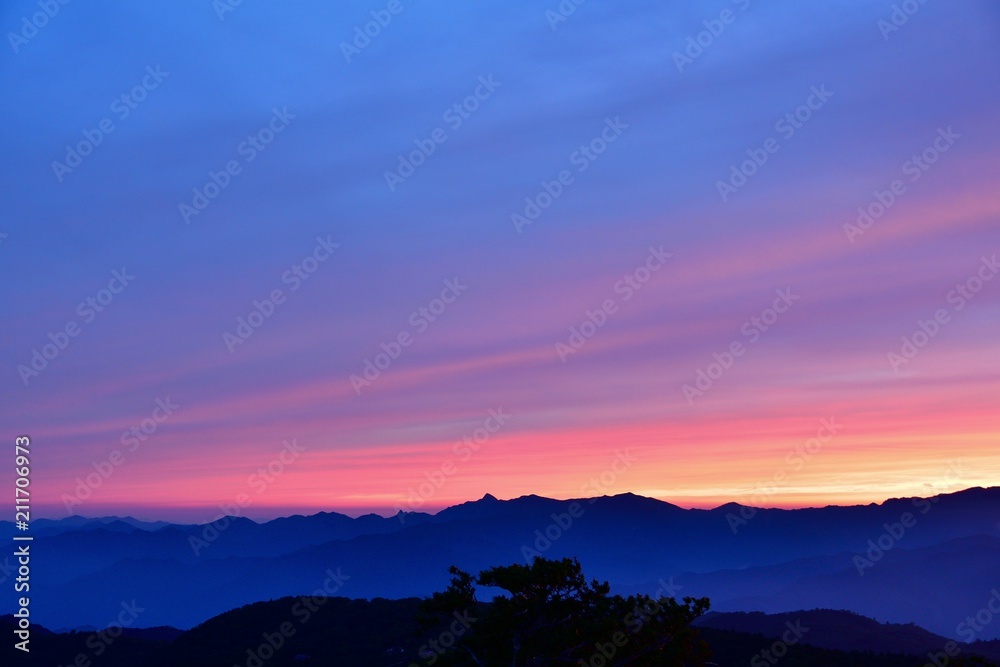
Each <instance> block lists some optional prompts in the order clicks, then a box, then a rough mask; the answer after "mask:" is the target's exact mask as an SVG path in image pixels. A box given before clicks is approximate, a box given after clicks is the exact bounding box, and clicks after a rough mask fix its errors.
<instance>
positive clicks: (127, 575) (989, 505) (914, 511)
mask: <svg viewBox="0 0 1000 667" xmlns="http://www.w3.org/2000/svg"><path fill="white" fill-rule="evenodd" d="M998 522H1000V488H990V489H979V488H977V489H969V490H966V491H962V492H959V493H954V494H948V495H941V496H935V497H933V498H929V499H920V498H916V499H894V500H890V501H887V502H885V503H882V504H879V505H875V504H872V505H864V506H855V507H824V508H816V509H800V510H776V509H751V508H746V507H743V506H740V505H734V504H730V505H725V506H722V507H719V508H716V509H713V510H695V509H692V510H685V509H681V508H679V507H676V506H674V505H671V504H669V503H665V502H661V501H658V500H653V499H649V498H643V497H640V496H635V495H632V494H624V495H619V496H613V497H608V496H604V497H600V498H592V499H583V500H575V501H573V500H567V501H561V500H552V499H547V498H541V497H538V496H525V497H521V498H517V499H514V500H508V501H500V500H497V499H496V498H493V497H492V496H489V495H487V496H486V497H484V498H483V499H481V500H478V501H475V502H469V503H464V504H462V505H458V506H455V507H451V508H448V509H446V510H443V511H441V512H439V513H438V514H435V515H429V514H423V513H408V514H399V515H397V516H396V517H389V518H384V517H379V516H375V515H368V516H363V517H359V518H356V519H353V518H350V517H347V516H344V515H341V514H336V513H321V514H316V515H313V516H306V517H303V516H295V517H289V518H284V519H277V520H274V521H269V522H266V523H255V522H253V521H250V520H248V519H243V518H229V519H225V520H221V521H219V522H216V523H215V524H210V525H206V526H191V525H174V524H162V523H155V524H148V523H143V522H139V521H135V520H134V519H129V518H125V519H117V518H103V519H84V518H81V517H71V518H69V519H65V520H62V521H36V522H35V523H34V524H33V529H34V530H33V532H34V534H35V535H36V537H35V540H34V542H33V543H32V554H33V556H32V575H31V587H32V588H31V594H32V606H33V609H32V611H33V619H34V620H35V621H36V622H38V623H41V624H43V625H46V626H48V627H50V628H76V627H105V626H106V625H108V624H109V623H110V622H112V621H114V619H115V618H116V617H117V616H118V615H119V613H121V610H122V605H123V604H126V605H127V604H131V603H132V602H133V600H134V601H135V605H136V606H137V607H139V608H141V609H142V611H141V612H140V613H139V615H138V619H137V620H136V621H135V625H136V626H137V627H150V626H159V625H168V626H175V627H178V628H190V627H192V626H194V625H196V624H198V623H201V622H203V621H205V620H206V619H208V618H211V617H213V616H215V615H218V614H220V613H222V612H225V611H227V610H230V609H233V608H235V607H239V606H241V605H245V604H249V603H253V602H257V601H260V600H267V599H273V598H279V597H283V596H289V595H301V594H312V593H314V592H317V591H319V592H321V593H323V594H331V595H332V594H336V595H340V596H346V597H351V598H372V597H383V598H390V599H399V598H406V597H414V596H416V597H421V596H426V595H429V594H430V593H432V592H434V591H437V590H442V589H443V588H444V587H445V586H446V585H447V583H448V579H449V575H448V572H447V569H448V566H450V565H452V564H454V565H457V566H459V567H461V568H462V569H465V570H468V571H478V570H480V569H484V568H487V567H490V566H493V565H500V564H510V563H516V562H522V563H523V562H525V561H526V560H527V559H530V558H531V557H532V556H533V555H536V554H537V555H543V556H546V557H550V558H557V557H564V556H575V557H577V558H579V560H580V562H581V563H582V565H583V567H584V571H586V572H587V573H588V576H593V577H596V578H598V579H602V580H608V581H610V582H611V583H612V586H613V588H614V589H616V590H617V591H619V592H622V593H631V592H646V593H650V594H657V593H659V594H661V595H663V594H666V595H673V596H683V595H691V596H703V595H704V596H708V597H709V598H711V600H712V608H713V610H716V611H765V612H770V613H779V612H787V611H794V610H798V609H815V608H829V609H843V610H849V611H853V612H857V613H860V614H864V615H865V616H869V617H872V618H876V619H878V620H879V621H891V622H894V623H901V624H906V623H916V624H917V625H920V626H922V627H925V628H927V629H928V630H930V631H932V632H934V633H937V634H938V635H941V636H943V637H947V638H955V639H960V640H963V641H972V640H991V639H997V638H1000V614H993V612H992V611H990V605H991V604H992V605H993V608H995V609H1000V593H998V592H997V591H998V590H1000V524H998ZM11 532H13V526H12V525H11V524H9V523H0V535H7V534H9V533H11ZM2 565H4V563H3V561H2V559H0V566H2ZM0 572H2V571H0ZM2 577H3V574H2V573H0V578H2ZM993 599H996V600H997V602H992V600H993ZM3 604H4V605H7V606H5V607H0V613H11V612H13V611H14V609H13V608H12V607H11V606H9V605H10V597H9V596H4V598H3ZM984 610H985V612H984ZM987 614H988V615H990V616H991V618H990V619H989V621H990V622H989V623H983V622H982V621H983V620H985V619H986V617H987ZM977 615H979V619H980V620H979V621H976V620H975V619H976V617H977ZM993 615H996V616H997V618H996V619H995V620H994V619H993V618H992V616H993ZM969 617H971V618H972V619H973V622H972V623H971V624H970V623H969V622H968V620H967V619H968V618H969Z"/></svg>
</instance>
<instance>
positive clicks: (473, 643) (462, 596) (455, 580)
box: [422, 558, 709, 667]
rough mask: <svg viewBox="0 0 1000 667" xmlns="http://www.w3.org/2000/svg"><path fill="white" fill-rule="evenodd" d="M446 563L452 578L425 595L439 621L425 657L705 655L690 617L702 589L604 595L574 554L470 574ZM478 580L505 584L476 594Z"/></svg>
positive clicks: (454, 660) (489, 666)
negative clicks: (484, 595)
mask: <svg viewBox="0 0 1000 667" xmlns="http://www.w3.org/2000/svg"><path fill="white" fill-rule="evenodd" d="M449 571H450V572H451V574H452V580H451V585H450V586H449V587H448V589H447V590H445V591H444V592H441V593H435V594H434V596H433V597H432V598H431V599H429V600H428V601H427V602H426V603H425V605H424V613H425V620H426V621H427V623H428V624H432V623H433V624H436V627H437V628H439V629H440V628H445V629H444V630H443V631H442V632H441V634H440V636H439V637H438V638H437V640H436V641H434V642H433V643H432V644H430V645H429V647H428V648H427V649H426V650H425V651H424V653H423V654H422V657H424V658H425V660H426V661H427V662H428V663H436V664H438V665H454V666H456V667H458V666H465V665H476V666H477V667H494V666H496V667H499V666H501V665H502V666H503V667H535V666H541V665H545V666H555V665H585V666H592V667H605V666H610V665H630V666H636V667H644V666H652V665H670V666H687V665H692V666H694V665H704V664H705V661H706V660H707V657H708V650H707V647H706V645H705V644H704V643H703V642H702V641H701V640H700V638H699V637H698V633H697V631H696V630H695V629H694V628H692V627H691V622H692V621H694V619H696V618H697V617H698V616H700V615H702V614H703V613H705V611H707V610H708V606H709V603H708V599H707V598H698V599H695V598H689V597H686V598H684V599H683V602H677V601H676V600H675V599H673V598H661V599H659V600H654V599H653V598H651V597H649V596H648V595H632V596H629V597H622V596H620V595H611V594H610V587H609V585H608V584H607V582H603V583H602V582H598V581H597V580H596V579H595V580H593V581H590V582H588V581H587V580H586V578H585V577H584V576H583V573H582V571H581V567H580V563H579V561H577V560H576V559H575V558H573V559H570V558H566V559H563V560H548V559H545V558H535V559H534V561H533V562H532V564H531V565H507V566H502V567H493V568H490V569H488V570H484V571H482V572H480V573H479V575H478V576H475V577H473V576H472V575H471V574H469V573H468V572H463V571H462V570H460V569H458V568H457V567H454V566H453V567H452V568H451V569H450V570H449ZM477 585H479V586H483V587H488V588H497V589H501V590H503V591H505V593H504V594H501V595H498V596H496V597H495V598H494V599H493V600H492V602H491V603H490V604H483V603H482V602H480V601H479V600H478V599H477V598H476V586H477ZM456 619H463V620H464V622H462V623H459V622H458V620H456Z"/></svg>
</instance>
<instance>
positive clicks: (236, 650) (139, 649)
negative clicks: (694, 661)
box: [0, 598, 1000, 667]
mask: <svg viewBox="0 0 1000 667" xmlns="http://www.w3.org/2000/svg"><path fill="white" fill-rule="evenodd" d="M300 603H301V600H300V599H298V598H282V599H278V600H271V601H268V602H259V603H256V604H252V605H247V606H245V607H241V608H239V609H234V610H232V611H229V612H226V613H225V614H221V615H220V616H217V617H215V618H212V619H210V620H209V621H207V622H205V623H203V624H201V625H199V626H197V627H195V628H193V629H192V630H188V631H186V632H179V631H174V632H171V631H169V630H167V629H159V630H158V634H161V635H170V637H161V638H159V639H157V638H153V639H151V638H149V637H148V636H147V635H148V633H143V632H126V633H125V634H124V636H122V637H119V638H117V639H114V640H113V641H110V642H105V641H104V640H103V639H101V638H100V637H101V635H99V634H96V633H71V634H50V633H48V632H47V631H45V630H44V628H36V635H35V639H33V643H32V652H31V654H30V655H28V656H25V655H23V654H18V655H14V654H13V653H14V652H13V649H12V648H11V647H10V645H9V644H8V643H6V642H5V643H4V646H3V647H2V648H0V655H2V656H3V657H4V659H3V660H2V661H0V662H2V664H5V665H6V664H18V665H28V666H35V665H37V666H39V667H42V666H44V667H54V666H56V665H71V664H74V661H79V660H80V659H81V658H80V656H83V659H85V660H88V661H90V664H93V665H101V667H134V666H136V665H142V666H143V667H176V666H177V665H184V666H185V667H232V666H233V665H248V664H249V665H257V664H258V663H257V662H255V661H254V658H255V657H258V658H266V659H262V660H261V661H260V662H261V664H266V665H268V666H273V667H286V666H296V667H310V666H312V665H317V666H318V665H351V666H352V667H391V666H395V667H400V666H405V665H411V664H418V665H429V664H432V663H431V662H430V661H429V658H428V656H429V655H431V653H428V652H427V650H428V647H429V645H430V642H431V641H432V640H434V639H435V638H437V637H439V634H438V630H436V629H432V630H422V629H421V626H420V625H419V624H418V623H417V621H416V619H417V616H418V608H419V603H420V601H419V600H417V599H404V600H382V599H378V600H372V601H365V600H349V599H346V598H322V599H320V600H317V601H316V609H315V611H311V612H310V613H309V615H308V617H305V616H304V615H303V614H302V613H301V612H296V611H295V610H296V609H299V610H301V609H302V607H301V606H299V605H300ZM12 620H13V619H12V618H11V617H0V633H4V634H9V632H10V628H11V627H12V626H13V623H12ZM788 622H792V623H796V622H799V623H800V624H801V626H802V627H808V628H809V630H808V632H806V633H805V634H804V636H803V637H802V641H797V642H795V643H793V644H789V645H787V650H786V649H784V648H782V649H778V650H777V652H776V653H780V654H781V658H780V664H781V665H782V667H800V666H801V667H843V666H845V665H851V666H853V667H923V665H925V664H926V663H927V662H928V660H929V657H928V652H929V651H940V649H941V647H940V646H938V647H935V646H931V647H930V648H929V649H927V650H926V651H925V650H923V648H922V647H923V645H924V642H926V641H928V640H929V639H931V638H934V636H933V635H931V634H930V633H928V632H926V631H924V630H921V629H920V628H916V627H908V626H885V625H882V624H879V623H876V622H875V621H872V620H871V619H866V618H862V617H859V616H856V615H854V614H849V613H844V612H830V611H822V610H821V611H802V612H796V613H794V614H789V615H787V616H768V615H765V614H745V615H744V614H710V615H709V616H706V617H705V618H704V619H703V621H702V622H700V623H699V626H700V627H699V631H700V633H701V635H702V638H703V639H705V640H706V641H707V642H708V644H709V646H710V648H711V650H712V654H713V655H712V658H711V659H712V662H713V663H714V664H716V665H720V666H727V665H748V664H774V662H769V661H768V658H767V656H768V655H770V656H771V657H772V658H773V656H774V655H775V654H776V653H775V646H776V644H777V643H778V642H781V637H782V634H784V633H785V630H786V628H787V625H786V623H788ZM283 624H288V625H286V626H285V629H286V630H288V629H289V628H291V631H289V632H286V633H285V634H286V635H287V636H281V628H282V626H283ZM734 628H738V629H734ZM873 628H881V631H876V632H874V633H873V632H872V629H873ZM174 635H176V636H174ZM807 638H808V639H809V640H810V641H806V639H807ZM934 640H935V641H937V640H940V641H941V642H942V644H941V646H943V645H944V642H945V641H946V640H944V639H943V638H934ZM824 644H834V645H836V646H840V647H841V649H840V650H836V649H833V648H830V647H829V646H827V647H824V646H822V645H824ZM918 646H919V647H921V648H917V647H918ZM262 647H269V648H262ZM863 647H864V648H863ZM421 651H423V653H421ZM767 651H770V652H771V653H765V652H767ZM990 651H997V652H1000V646H996V645H994V646H988V645H983V646H980V647H969V646H963V648H962V652H961V654H960V656H959V657H960V658H961V659H962V660H969V659H970V658H971V657H972V656H974V655H988V654H989V652H990ZM98 652H99V653H98ZM994 655H995V654H994ZM15 660H16V662H15ZM994 660H995V658H994ZM434 662H437V660H435V661H434ZM77 664H79V663H77ZM949 664H962V663H961V662H956V661H955V660H950V661H949ZM965 664H969V663H965ZM974 664H977V665H980V666H983V665H991V664H995V662H987V661H983V662H977V663H974Z"/></svg>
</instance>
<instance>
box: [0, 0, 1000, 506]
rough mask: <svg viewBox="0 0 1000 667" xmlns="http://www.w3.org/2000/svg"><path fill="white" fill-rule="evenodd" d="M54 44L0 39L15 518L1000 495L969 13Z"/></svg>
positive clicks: (92, 31) (974, 27)
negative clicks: (487, 503)
mask: <svg viewBox="0 0 1000 667" xmlns="http://www.w3.org/2000/svg"><path fill="white" fill-rule="evenodd" d="M42 5H45V3H36V2H28V1H24V0H15V1H12V2H6V3H4V4H3V6H2V8H0V28H2V32H3V33H4V35H5V37H4V40H3V41H4V42H5V43H4V44H2V45H0V89H2V90H3V106H2V111H0V114H2V120H3V123H2V132H0V151H2V154H3V157H4V159H3V160H0V182H2V184H3V186H2V188H0V206H2V210H3V215H2V216H0V290H2V295H0V310H2V317H3V338H2V345H0V370H2V373H0V385H2V395H3V401H2V404H0V424H2V426H3V428H2V431H3V434H4V435H3V437H4V438H5V439H7V440H8V441H10V442H12V441H13V438H14V437H15V436H17V435H29V436H30V437H31V451H32V458H31V467H32V470H31V483H32V486H31V489H32V491H33V495H32V501H33V505H34V508H33V509H34V510H35V516H36V517H37V516H47V517H52V518H61V517H65V516H68V515H70V514H83V515H87V516H101V515H108V514H118V515H122V514H129V515H132V516H136V517H142V518H150V519H167V520H190V521H209V520H212V519H214V518H216V517H218V516H219V515H220V514H222V513H234V511H233V510H234V508H235V512H236V513H240V514H242V515H245V516H250V517H253V518H269V517H274V516H281V515H288V514H292V513H313V512H318V511H324V510H335V511H341V512H344V513H347V514H351V515H358V514H362V513H365V512H377V513H381V514H393V513H395V512H397V511H399V510H400V509H402V510H406V511H411V510H419V511H436V510H438V509H440V508H442V507H446V506H449V505H452V504H456V503H459V502H464V501H468V500H473V499H477V498H480V497H482V496H483V495H484V494H486V493H491V494H493V495H494V496H497V497H499V498H513V497H518V496H521V495H525V494H538V495H543V496H548V497H556V498H574V497H589V496H595V495H604V494H609V495H612V494H616V493H625V492H633V493H637V494H642V495H647V496H653V497H657V498H661V499H664V500H667V501H670V502H674V503H676V504H678V505H681V506H684V507H713V506H717V505H721V504H723V503H726V502H729V501H738V502H743V503H746V504H754V505H759V506H775V507H801V506H816V505H826V504H858V503H869V502H879V501H882V500H884V499H886V498H889V497H894V496H913V495H931V494H934V493H941V492H948V491H955V490H958V489H961V488H967V487H972V486H991V485H996V484H998V483H1000V447H998V446H997V440H998V436H1000V412H998V411H997V407H996V406H997V398H996V397H997V388H998V378H1000V356H998V355H997V349H998V348H997V342H996V341H997V334H998V329H997V324H998V322H1000V280H997V279H995V278H996V274H997V273H998V272H1000V267H998V266H997V265H996V258H997V254H998V252H1000V188H998V187H997V177H998V175H1000V124H998V123H997V109H998V103H1000V57H998V56H1000V8H998V6H997V5H996V3H994V2H989V1H987V0H967V1H965V2H961V3H949V2H943V1H941V0H928V1H927V2H925V3H923V4H921V3H918V2H916V1H911V2H904V3H901V4H895V3H893V2H890V1H889V0H855V1H853V2H849V3H845V2H822V3H798V2H790V1H784V2H771V3H764V2H757V1H756V0H735V1H732V0H712V1H710V2H699V3H669V6H663V5H664V3H659V2H654V1H652V0H629V1H626V2H620V3H600V2H596V1H590V2H582V3H581V4H579V5H576V4H574V3H568V2H567V3H562V5H560V4H559V3H557V2H555V1H554V0H552V1H550V2H542V3H530V2H525V1H523V0H515V1H514V2H504V3H500V2H494V3H473V4H460V5H454V4H450V3H446V4H440V3H439V4H435V3H421V2H415V1H413V0H394V1H393V2H383V1H382V0H366V1H360V0H346V1H344V2H338V3H324V2H318V1H303V2H298V3H265V2H259V1H256V0H246V1H245V2H242V3H237V2H234V1H233V0H219V1H218V2H214V3H213V2H211V1H209V0H198V1H195V0H181V1H178V2H171V3H140V4H133V3H129V4H127V5H122V4H120V3H110V2H88V3H82V2H79V3H78V2H73V3H69V4H65V5H57V10H52V9H51V8H50V9H49V10H48V11H49V13H52V12H53V11H54V13H53V14H52V15H51V16H49V15H47V14H45V13H44V12H45V11H46V10H45V9H44V8H40V7H42ZM53 5H55V3H53ZM560 7H562V9H561V10H560ZM570 10H572V11H570ZM40 12H41V13H40ZM38 26H41V27H38ZM366 31H367V33H366ZM241 318H242V319H241ZM13 475H14V471H13V470H12V469H10V466H9V465H5V466H4V468H3V470H0V483H3V484H4V485H8V484H12V483H13Z"/></svg>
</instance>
